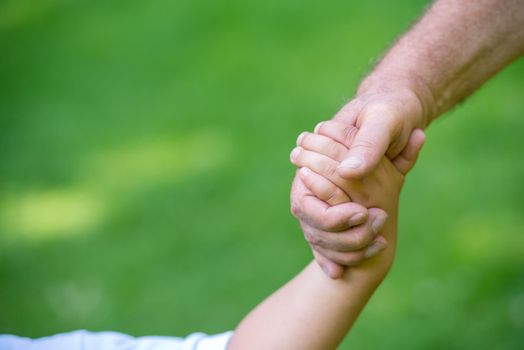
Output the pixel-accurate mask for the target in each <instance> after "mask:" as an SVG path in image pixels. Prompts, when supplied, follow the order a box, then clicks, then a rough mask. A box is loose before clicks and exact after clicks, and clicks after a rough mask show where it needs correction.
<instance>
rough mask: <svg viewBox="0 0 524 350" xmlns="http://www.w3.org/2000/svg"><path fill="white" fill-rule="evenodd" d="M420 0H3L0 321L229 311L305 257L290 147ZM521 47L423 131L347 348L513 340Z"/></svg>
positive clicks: (519, 240)
mask: <svg viewBox="0 0 524 350" xmlns="http://www.w3.org/2000/svg"><path fill="white" fill-rule="evenodd" d="M424 6H425V2H424V1H414V0H413V1H403V2H379V1H368V2H349V1H333V2H331V3H329V4H325V3H321V2H304V1H292V0H284V1H282V0H280V1H274V0H270V1H265V2H249V3H248V2H242V1H202V0H200V1H136V0H135V1H124V2H117V1H67V0H54V1H52V0H47V1H37V0H25V1H14V0H12V1H2V2H0V52H2V54H1V55H0V77H1V80H0V81H1V83H0V156H1V160H2V161H1V163H0V332H1V333H14V334H19V335H24V336H31V337H38V336H44V335H48V334H51V333H57V332H63V331H69V330H73V329H77V328H87V329H90V330H94V331H96V330H115V331H121V332H126V333H130V334H133V335H144V334H165V335H184V334H187V333H189V332H192V331H197V330H198V331H205V332H211V333H213V332H221V331H225V330H228V329H232V328H233V327H234V326H235V325H236V324H237V322H238V321H239V320H240V319H241V318H242V316H243V315H244V314H245V313H246V312H247V311H248V310H250V309H251V308H252V307H253V306H254V305H256V303H257V302H259V301H260V300H261V299H262V298H264V297H265V296H267V295H268V294H269V293H270V292H271V291H273V290H274V289H275V288H277V287H278V286H280V285H281V284H282V283H284V282H285V281H286V280H287V279H289V278H290V277H291V276H292V275H293V274H295V273H296V272H297V271H299V269H300V268H301V267H302V266H304V265H305V264H306V262H307V261H308V260H309V259H310V253H309V252H308V249H307V247H306V245H305V244H304V243H303V240H302V237H301V233H300V231H299V229H298V225H297V224H296V222H295V221H294V220H293V218H292V217H291V215H290V214H289V209H288V201H289V200H288V193H289V186H290V182H291V179H292V177H293V172H294V170H293V168H292V166H291V165H290V164H289V162H288V154H289V151H290V150H291V148H292V147H293V145H294V142H295V138H296V136H297V135H298V134H299V132H300V131H302V130H307V129H312V128H313V126H314V125H315V124H316V123H317V122H318V121H320V120H324V119H328V118H329V117H330V116H331V115H332V114H333V113H334V112H336V110H337V109H338V108H339V107H341V106H342V104H343V103H344V101H346V100H347V99H348V98H349V97H350V96H351V95H352V93H353V91H354V88H355V86H356V84H357V83H358V80H359V79H360V78H361V77H362V76H363V75H364V74H365V72H366V71H367V70H368V69H369V68H370V65H371V62H372V61H373V60H374V59H376V58H377V57H378V55H379V54H380V52H381V51H382V50H383V49H384V48H385V47H387V46H388V45H389V44H390V43H391V41H392V40H394V39H395V38H396V37H397V36H398V35H399V34H400V33H401V31H402V30H404V29H405V28H407V27H408V26H409V24H410V23H411V21H413V20H414V19H415V18H416V17H417V14H418V13H420V11H421V10H422V9H423V8H424ZM522 91H524V62H522V61H521V62H517V63H516V64H514V65H513V66H511V67H510V68H509V69H507V70H505V71H504V72H502V73H501V74H500V75H499V76H498V77H497V78H495V79H494V80H493V81H492V82H490V83H489V84H488V85H487V86H486V87H484V88H483V89H482V90H481V91H480V92H479V93H478V94H477V95H476V96H475V97H473V98H471V99H470V100H469V101H468V102H467V103H465V104H464V105H463V106H461V107H459V108H457V109H456V110H455V111H453V112H451V113H450V114H449V115H448V116H444V117H443V118H442V119H441V120H439V121H437V122H435V123H434V125H432V127H431V128H430V129H429V130H428V143H427V145H426V147H425V150H424V151H423V155H422V156H421V159H420V161H419V164H418V166H417V167H416V169H415V170H414V171H413V173H412V174H411V175H410V176H409V179H408V182H407V184H406V187H405V190H404V192H403V196H402V206H401V218H400V229H401V230H400V248H399V254H398V260H397V262H396V265H395V268H394V270H393V272H392V273H391V275H390V276H389V278H388V279H387V281H386V282H385V283H384V284H383V286H382V287H381V288H380V289H379V291H378V292H377V293H376V295H375V297H374V298H373V300H372V301H371V303H370V304H369V306H368V307H367V309H366V311H365V312H364V314H363V315H362V318H361V320H359V322H358V323H357V325H356V327H355V328H354V330H353V331H352V333H351V334H350V335H349V337H348V338H347V340H346V342H345V343H344V346H343V347H342V348H354V349H390V348H391V347H393V348H402V349H443V348H446V349H495V348H496V349H517V348H519V346H520V347H521V346H522V344H523V342H524V337H523V336H522V334H524V274H523V271H524V254H523V253H522V250H523V247H524V236H523V232H524V216H523V214H522V213H523V210H524V185H523V184H522V179H523V178H524V162H523V161H522V159H523V156H522V152H524V139H523V138H522V134H523V132H524V118H522V114H523V111H524V102H523V100H522Z"/></svg>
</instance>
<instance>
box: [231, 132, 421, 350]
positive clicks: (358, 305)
mask: <svg viewBox="0 0 524 350" xmlns="http://www.w3.org/2000/svg"><path fill="white" fill-rule="evenodd" d="M339 125H342V124H339ZM328 136H329V137H323V136H321V135H311V136H310V137H309V142H308V143H307V147H308V149H305V148H304V149H302V151H301V153H302V154H301V155H299V156H298V157H297V158H296V162H297V164H298V163H300V166H304V167H303V168H301V170H300V172H299V173H300V176H301V178H302V179H303V183H304V184H305V186H306V187H307V188H308V189H309V190H310V191H311V193H312V194H314V195H316V196H318V197H319V198H325V197H324V196H325V195H329V197H331V200H332V201H333V206H330V205H328V204H327V203H326V205H327V207H326V208H325V209H327V208H330V207H331V208H335V207H336V206H337V205H345V204H347V203H342V202H346V201H347V200H349V197H347V196H346V195H345V194H344V193H349V194H350V196H354V197H366V198H368V200H370V201H372V202H373V203H376V205H377V206H379V207H381V208H383V209H370V210H369V211H368V212H369V217H370V218H373V217H377V216H379V215H384V211H388V212H389V213H390V220H388V221H387V223H385V225H384V226H383V229H382V235H383V236H381V237H378V238H377V239H375V240H374V243H373V244H372V247H375V250H374V251H369V250H368V251H365V252H360V254H359V253H357V252H350V253H349V255H348V254H347V252H341V253H340V254H339V256H333V258H334V259H338V258H340V259H346V257H348V258H349V260H347V261H345V262H347V263H349V264H353V265H355V266H354V267H352V268H351V269H348V270H346V271H345V272H344V274H343V275H342V276H341V278H340V279H338V280H336V281H335V280H331V279H329V278H328V277H326V276H325V275H324V274H323V273H322V271H321V269H320V267H319V265H318V264H316V263H314V262H312V263H310V264H309V265H308V266H307V267H306V268H305V269H304V270H303V271H302V272H300V273H299V274H298V275H297V276H296V277H295V278H294V279H292V280H291V281H290V282H288V283H287V284H286V285H284V286H283V287H282V288H280V289H279V290H278V291H276V292H275V293H273V294H272V295H271V296H269V297H268V298H267V299H266V300H264V301H263V302H262V303H261V304H260V305H259V306H257V307H256V308H255V309H254V310H253V311H252V312H251V313H250V314H249V315H248V316H246V317H245V318H244V320H242V322H241V323H240V325H239V326H238V327H237V329H236V330H235V332H234V335H233V337H232V339H231V341H230V343H229V345H228V349H229V350H235V349H250V350H257V349H263V350H266V349H272V350H279V349H282V350H287V349H301V350H329V349H336V348H337V346H338V345H339V344H340V342H341V341H342V339H343V338H344V336H345V335H346V333H347V332H348V330H349V329H350V328H351V326H352V325H353V323H354V322H355V320H356V319H357V317H358V315H359V313H360V312H361V310H362V309H363V308H364V306H365V305H366V303H367V301H368V300H369V298H370V297H371V295H372V294H373V292H374V291H375V289H376V288H377V287H378V285H379V284H380V283H381V282H382V280H383V279H384V278H385V277H386V275H387V273H388V271H389V269H390V267H391V265H392V263H393V260H394V256H395V250H396V241H397V238H396V236H397V235H396V232H397V228H396V226H397V219H396V218H397V211H398V198H399V193H400V189H401V187H402V184H403V181H404V175H405V173H406V172H407V171H408V170H409V169H410V168H411V167H412V166H413V164H414V163H415V161H416V159H417V155H418V152H419V151H420V149H421V148H422V144H423V143H424V134H423V133H422V132H421V131H420V132H418V133H414V134H413V137H411V138H410V141H409V143H408V147H407V150H408V151H407V152H406V153H405V154H404V156H405V158H404V160H403V161H402V162H398V163H392V162H390V161H389V160H388V159H386V158H385V157H383V159H382V161H381V163H380V165H379V167H380V170H378V171H377V172H376V173H375V174H374V176H373V178H372V179H370V180H369V181H366V182H362V183H359V182H351V181H346V180H344V181H341V182H340V183H339V185H340V186H342V187H343V190H342V189H341V188H339V187H338V186H336V185H335V184H333V183H332V182H330V181H329V180H327V179H325V176H326V175H327V174H328V172H327V169H330V168H333V165H335V167H336V164H338V160H337V158H336V157H337V154H338V155H341V154H343V153H344V151H346V149H345V147H344V146H343V145H342V144H338V143H337V142H336V141H334V140H333V139H334V138H335V139H336V138H337V135H336V134H329V135H328ZM337 149H338V150H340V151H343V152H342V153H337V152H335V153H333V152H332V151H333V150H337ZM317 157H318V158H317ZM331 157H335V158H331ZM338 159H341V158H338ZM306 167H307V168H306ZM316 167H318V168H316ZM309 168H312V169H315V170H316V171H317V172H313V171H311V170H309V171H307V170H306V171H305V170H304V169H309ZM331 194H333V195H331ZM375 196H376V197H375ZM372 197H373V198H372ZM339 202H340V203H342V204H336V203H339ZM353 210H355V211H357V212H358V207H353ZM363 225H364V226H365V225H366V224H363ZM358 227H359V226H358V225H356V226H355V227H353V229H358ZM386 242H387V243H386ZM379 251H382V253H381V254H378V252H379ZM377 254H378V255H377Z"/></svg>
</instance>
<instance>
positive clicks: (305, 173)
mask: <svg viewBox="0 0 524 350" xmlns="http://www.w3.org/2000/svg"><path fill="white" fill-rule="evenodd" d="M300 175H302V176H303V177H308V176H309V175H311V170H309V168H306V167H303V168H300Z"/></svg>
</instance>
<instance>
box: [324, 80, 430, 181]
mask: <svg viewBox="0 0 524 350" xmlns="http://www.w3.org/2000/svg"><path fill="white" fill-rule="evenodd" d="M368 86H369V84H366V82H364V84H363V87H361V89H360V90H359V93H358V94H357V97H355V98H354V99H353V100H352V101H350V102H349V103H348V104H347V105H345V106H344V107H343V108H342V109H341V110H340V111H339V112H338V113H337V114H336V115H335V117H334V118H333V120H336V121H339V122H342V123H344V124H346V125H348V126H353V127H354V128H351V129H348V130H351V133H348V134H347V135H346V142H345V144H346V145H347V146H348V148H349V151H348V153H347V154H346V156H345V157H344V158H345V160H344V161H343V162H341V164H340V166H339V167H338V169H337V171H338V174H339V175H340V176H342V177H344V178H346V179H360V178H363V177H364V176H366V175H367V174H369V173H371V172H372V171H373V170H374V169H375V168H376V167H377V165H378V164H379V162H380V160H381V158H382V156H384V155H386V156H387V157H388V158H389V159H391V160H393V159H394V158H396V157H397V156H398V155H399V154H400V153H401V152H402V150H403V149H404V148H405V147H406V145H407V142H408V140H409V136H410V135H411V133H412V131H413V130H414V129H416V128H420V129H423V128H424V127H425V126H427V124H428V119H427V118H428V117H427V116H428V115H429V114H430V113H429V112H428V111H427V110H426V109H427V108H425V106H424V104H423V103H422V100H421V99H420V98H419V97H418V96H417V94H415V93H414V92H413V91H414V90H412V89H409V88H405V87H399V88H395V87H386V86H387V84H384V85H382V86H381V87H380V89H374V88H371V87H368ZM321 127H322V123H320V124H319V125H317V127H316V128H315V131H318V130H319V129H320V128H321Z"/></svg>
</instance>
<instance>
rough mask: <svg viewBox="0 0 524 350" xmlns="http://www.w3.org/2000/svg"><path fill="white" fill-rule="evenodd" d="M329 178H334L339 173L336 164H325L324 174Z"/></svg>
mask: <svg viewBox="0 0 524 350" xmlns="http://www.w3.org/2000/svg"><path fill="white" fill-rule="evenodd" d="M323 175H324V176H325V177H327V178H328V179H333V178H334V177H335V175H337V166H336V164H326V165H325V166H324V174H323Z"/></svg>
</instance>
